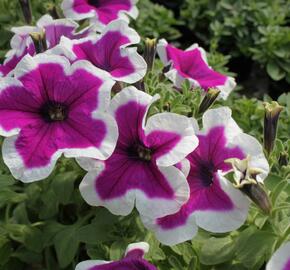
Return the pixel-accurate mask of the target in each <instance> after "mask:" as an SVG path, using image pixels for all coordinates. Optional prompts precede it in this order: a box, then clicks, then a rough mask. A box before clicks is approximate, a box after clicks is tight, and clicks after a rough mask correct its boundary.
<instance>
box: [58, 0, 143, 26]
mask: <svg viewBox="0 0 290 270" xmlns="http://www.w3.org/2000/svg"><path fill="white" fill-rule="evenodd" d="M137 1H138V0H64V1H63V2H62V5H61V8H62V10H63V13H64V15H65V17H67V18H72V19H74V20H83V19H87V18H89V19H90V20H91V22H92V23H94V24H95V25H96V27H97V28H99V29H102V28H103V27H104V26H106V25H107V24H109V23H110V22H111V21H113V20H116V19H124V20H126V21H129V17H131V18H133V19H136V18H137V16H138V9H137V7H136V3H137Z"/></svg>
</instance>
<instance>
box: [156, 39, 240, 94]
mask: <svg viewBox="0 0 290 270" xmlns="http://www.w3.org/2000/svg"><path fill="white" fill-rule="evenodd" d="M157 52H158V55H159V57H160V59H161V61H162V62H163V64H164V65H165V66H170V68H169V71H167V72H166V73H165V76H166V77H167V78H168V79H170V80H171V81H172V82H173V83H174V85H175V86H176V87H177V88H181V85H182V83H183V82H184V81H185V80H186V79H187V80H188V81H189V82H190V84H191V85H192V87H194V88H196V87H200V88H202V89H203V90H204V91H207V90H208V89H210V88H216V89H218V90H220V94H219V96H220V97H221V98H223V99H226V98H227V97H228V95H229V94H230V93H231V91H232V90H233V89H234V88H235V86H236V83H235V80H234V78H232V77H228V76H225V75H223V74H220V73H218V72H216V71H214V70H213V69H212V68H211V67H210V66H209V65H208V63H207V58H206V52H205V51H204V50H203V49H202V48H201V47H199V46H198V45H197V44H193V45H192V46H190V47H189V48H188V49H186V50H185V51H183V50H181V49H178V48H175V47H174V46H172V45H170V44H168V43H167V41H166V40H165V39H162V40H160V41H159V42H158V44H157Z"/></svg>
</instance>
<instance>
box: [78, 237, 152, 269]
mask: <svg viewBox="0 0 290 270" xmlns="http://www.w3.org/2000/svg"><path fill="white" fill-rule="evenodd" d="M148 251H149V245H148V244H147V243H145V242H140V243H134V244H130V245H129V246H128V247H127V250H126V252H125V256H124V258H123V259H121V260H119V261H115V262H108V261H99V260H95V261H94V260H90V261H84V262H81V263H79V264H78V265H77V266H76V269H75V270H121V269H122V270H157V268H156V267H155V266H154V265H152V264H150V263H148V262H147V261H146V260H144V259H143V257H144V255H145V254H146V253H147V252H148Z"/></svg>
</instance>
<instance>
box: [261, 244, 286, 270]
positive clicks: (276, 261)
mask: <svg viewBox="0 0 290 270" xmlns="http://www.w3.org/2000/svg"><path fill="white" fill-rule="evenodd" d="M266 270H290V242H287V243H286V244H283V245H282V246H281V247H280V248H279V249H278V250H277V251H276V252H275V253H274V255H273V256H272V258H271V259H270V261H269V262H268V264H267V266H266Z"/></svg>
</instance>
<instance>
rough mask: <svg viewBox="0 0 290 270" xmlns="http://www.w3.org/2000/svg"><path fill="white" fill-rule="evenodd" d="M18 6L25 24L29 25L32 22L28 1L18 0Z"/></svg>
mask: <svg viewBox="0 0 290 270" xmlns="http://www.w3.org/2000/svg"><path fill="white" fill-rule="evenodd" d="M19 4H20V6H21V9H22V13H23V16H24V19H25V21H26V23H28V24H30V23H31V21H32V12H31V5H30V0H19Z"/></svg>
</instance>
